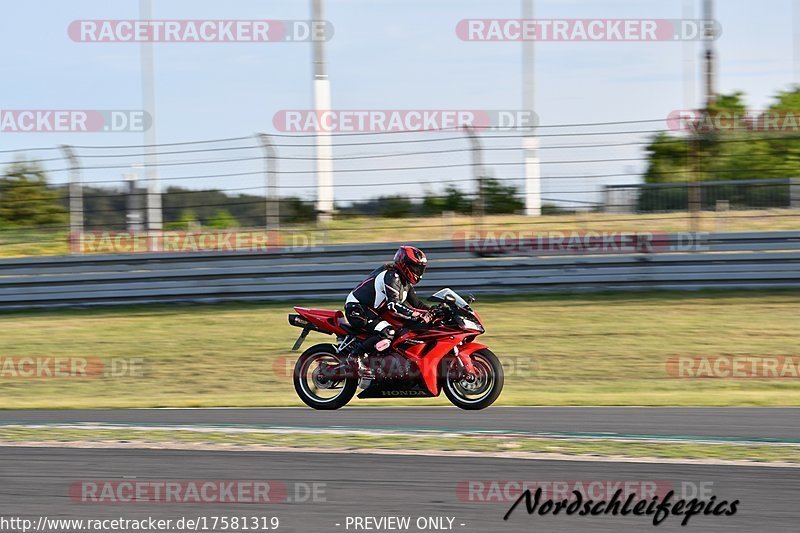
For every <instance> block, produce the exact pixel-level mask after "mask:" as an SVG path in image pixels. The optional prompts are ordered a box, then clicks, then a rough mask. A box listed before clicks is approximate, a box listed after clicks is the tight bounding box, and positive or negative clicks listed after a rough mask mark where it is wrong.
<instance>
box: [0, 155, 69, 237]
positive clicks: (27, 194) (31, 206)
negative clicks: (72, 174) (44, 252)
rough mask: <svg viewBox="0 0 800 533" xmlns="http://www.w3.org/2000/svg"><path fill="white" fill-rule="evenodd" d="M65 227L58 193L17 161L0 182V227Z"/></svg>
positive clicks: (35, 167) (34, 170) (34, 168)
mask: <svg viewBox="0 0 800 533" xmlns="http://www.w3.org/2000/svg"><path fill="white" fill-rule="evenodd" d="M66 223H67V213H66V210H65V209H64V208H63V207H62V205H61V204H60V202H59V195H58V192H57V191H55V190H53V189H51V188H49V187H48V186H47V175H46V174H45V173H44V170H42V169H41V167H39V166H38V165H36V164H34V163H27V162H25V161H18V162H16V163H13V164H12V165H10V166H9V167H8V168H7V169H6V171H5V173H4V174H3V177H2V178H0V225H4V226H12V227H13V226H54V225H60V224H66Z"/></svg>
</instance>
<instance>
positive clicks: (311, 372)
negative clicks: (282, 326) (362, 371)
mask: <svg viewBox="0 0 800 533" xmlns="http://www.w3.org/2000/svg"><path fill="white" fill-rule="evenodd" d="M431 301H433V302H436V305H434V306H433V307H432V308H431V315H432V317H433V319H432V321H431V322H430V323H428V324H417V323H412V324H407V325H405V326H403V325H402V324H400V323H393V324H392V325H393V326H395V327H396V329H397V334H396V335H395V337H394V340H393V342H392V343H391V345H390V346H389V348H388V349H386V350H384V351H382V352H379V353H377V354H371V355H370V356H369V358H368V365H369V367H370V369H371V370H372V374H373V377H372V379H361V380H359V376H358V364H357V361H355V360H354V358H351V357H350V354H351V353H352V350H353V348H354V347H355V346H356V345H357V343H358V342H360V341H362V340H363V339H364V338H366V335H365V334H362V333H360V332H358V331H355V330H353V329H352V328H351V327H350V325H349V324H348V323H347V320H346V319H345V317H344V314H343V313H342V312H341V311H331V310H326V309H307V308H304V307H295V308H294V309H295V311H297V313H298V314H290V315H289V324H291V325H292V326H296V327H299V328H302V329H303V331H302V333H301V334H300V337H299V338H298V339H297V342H295V344H294V347H293V348H292V349H293V350H297V349H299V348H300V346H301V345H302V344H303V341H304V340H305V338H306V337H307V336H308V333H309V332H311V331H317V332H320V333H325V334H328V335H335V336H336V344H317V345H314V346H312V347H311V348H309V349H307V350H306V351H305V352H303V354H302V355H301V356H300V358H299V359H298V360H297V363H296V364H295V368H294V374H293V376H294V378H293V379H294V388H295V390H296V391H297V394H298V396H300V399H301V400H303V402H304V403H305V404H306V405H308V406H310V407H313V408H314V409H339V408H340V407H343V406H345V405H346V404H347V402H349V401H350V400H351V399H352V398H353V395H354V394H355V393H356V391H357V390H358V388H359V387H361V388H362V389H363V390H362V391H361V393H359V395H358V397H359V398H403V397H419V398H430V397H435V396H439V394H440V393H441V391H444V393H445V395H446V396H447V398H448V399H449V400H450V401H451V402H453V404H455V405H456V406H458V407H460V408H461V409H483V408H485V407H488V406H489V405H491V404H492V403H494V401H495V400H496V399H497V397H498V396H500V392H501V391H502V390H503V367H502V366H501V364H500V361H499V359H498V358H497V356H496V355H495V354H493V353H492V352H491V351H490V350H489V348H488V347H487V346H485V345H483V344H479V343H477V342H475V338H476V337H477V336H478V335H480V334H482V333H484V331H485V330H484V327H483V323H481V320H480V318H478V315H477V314H476V313H475V312H474V311H473V310H472V308H471V307H470V305H469V304H470V303H472V301H474V298H472V297H469V301H467V300H464V299H463V298H461V297H460V296H459V295H458V294H456V293H455V292H454V291H452V290H450V289H442V290H440V291H439V292H437V293H435V294H434V295H433V296H432V297H431Z"/></svg>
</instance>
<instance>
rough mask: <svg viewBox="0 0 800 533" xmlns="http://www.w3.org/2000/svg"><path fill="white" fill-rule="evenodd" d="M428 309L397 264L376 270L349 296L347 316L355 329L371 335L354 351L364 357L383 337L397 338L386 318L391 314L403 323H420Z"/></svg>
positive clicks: (346, 303) (346, 305)
mask: <svg viewBox="0 0 800 533" xmlns="http://www.w3.org/2000/svg"><path fill="white" fill-rule="evenodd" d="M427 310H428V306H427V305H425V304H424V303H423V302H422V300H420V299H419V297H418V296H417V293H416V292H415V291H414V286H413V285H412V284H411V283H409V282H408V281H406V280H405V278H404V277H403V276H402V275H401V274H400V272H398V271H397V270H396V269H395V268H394V265H393V264H391V263H390V264H387V265H383V266H381V267H379V268H376V269H375V270H374V271H373V272H372V273H371V274H370V275H369V277H368V278H367V279H366V280H364V281H363V282H362V283H361V284H360V285H359V286H358V287H356V288H355V289H353V291H352V292H351V293H350V294H349V295H348V296H347V300H346V301H345V304H344V313H345V316H346V317H347V321H348V322H349V323H350V325H351V326H352V327H354V328H355V329H358V330H361V331H367V332H371V334H370V335H369V336H368V337H367V338H366V339H365V340H364V341H363V342H362V343H361V346H360V347H359V348H357V349H356V351H354V353H353V355H363V354H364V353H366V352H368V351H371V350H372V349H373V348H374V347H375V344H376V343H377V342H378V341H379V340H381V339H382V338H391V337H393V336H394V333H395V332H394V328H392V326H391V324H389V322H387V321H386V320H384V319H383V317H384V316H385V315H387V314H388V315H390V316H392V317H394V318H397V319H399V320H401V321H406V320H413V321H419V320H422V319H423V318H424V317H425V312H426V311H427Z"/></svg>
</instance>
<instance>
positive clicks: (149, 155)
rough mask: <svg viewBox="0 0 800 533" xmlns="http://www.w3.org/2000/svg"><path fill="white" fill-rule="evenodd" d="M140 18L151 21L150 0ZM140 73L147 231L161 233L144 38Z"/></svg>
mask: <svg viewBox="0 0 800 533" xmlns="http://www.w3.org/2000/svg"><path fill="white" fill-rule="evenodd" d="M139 18H140V19H141V20H150V19H152V0H139ZM139 50H140V57H141V71H142V73H141V74H142V106H143V107H144V111H145V113H147V114H148V115H150V127H149V128H147V129H146V130H145V132H144V144H145V147H144V154H145V157H144V168H145V178H146V182H147V229H148V231H150V232H156V233H157V232H160V231H161V230H162V215H161V191H160V187H159V183H158V155H157V151H158V147H157V146H156V142H157V136H156V115H155V107H156V95H155V74H154V68H153V43H152V42H150V41H148V40H147V39H145V40H143V41H142V42H141V43H140V46H139ZM152 237H153V236H151V238H149V239H148V242H149V243H151V251H157V248H158V244H157V243H158V242H160V239H158V238H152Z"/></svg>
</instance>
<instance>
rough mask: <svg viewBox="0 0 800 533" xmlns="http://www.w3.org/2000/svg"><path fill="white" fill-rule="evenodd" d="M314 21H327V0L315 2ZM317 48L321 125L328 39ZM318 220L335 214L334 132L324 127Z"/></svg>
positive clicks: (327, 95)
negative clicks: (332, 144)
mask: <svg viewBox="0 0 800 533" xmlns="http://www.w3.org/2000/svg"><path fill="white" fill-rule="evenodd" d="M311 11H312V17H311V18H312V21H320V22H321V21H323V20H324V19H325V12H324V9H323V0H311ZM312 39H313V47H314V57H313V61H314V112H315V113H316V114H317V122H319V123H320V124H321V123H322V122H323V121H322V120H320V117H321V115H322V113H323V112H325V111H329V110H330V108H331V85H330V80H329V79H328V67H327V64H326V61H325V39H324V38H322V37H319V36H315V37H312ZM316 139H317V221H318V222H327V221H329V220H330V219H331V217H332V215H333V160H332V157H333V149H332V147H331V135H330V131H327V130H326V129H325V128H324V127H320V128H319V129H318V130H317V135H316Z"/></svg>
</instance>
